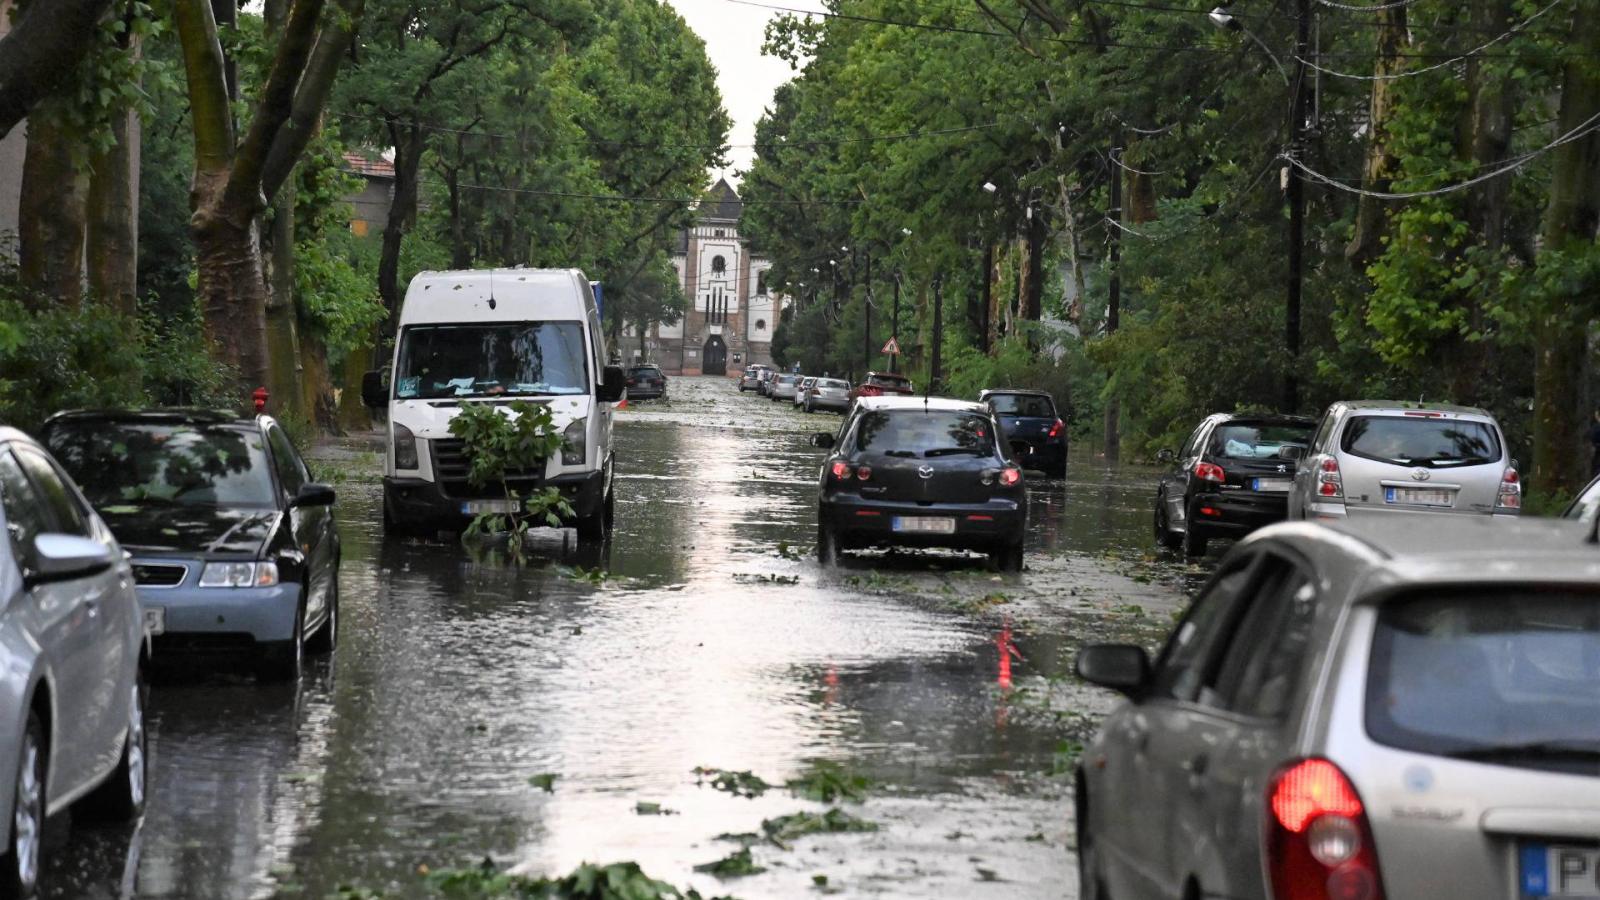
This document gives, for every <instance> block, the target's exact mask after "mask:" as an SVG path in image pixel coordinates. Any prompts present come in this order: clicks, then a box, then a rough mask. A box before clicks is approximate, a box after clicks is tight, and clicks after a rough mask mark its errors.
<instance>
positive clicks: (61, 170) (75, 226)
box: [17, 115, 89, 308]
mask: <svg viewBox="0 0 1600 900" xmlns="http://www.w3.org/2000/svg"><path fill="white" fill-rule="evenodd" d="M76 140H77V137H76V135H73V134H69V133H68V132H67V129H66V128H64V127H62V126H61V124H60V123H59V122H58V121H57V120H56V119H55V117H53V116H42V115H41V116H34V117H33V119H32V120H31V121H29V123H28V149H27V155H26V156H25V157H24V158H23V162H22V196H21V199H20V202H19V203H18V209H17V245H18V248H17V249H18V264H19V267H20V270H21V271H20V276H21V279H22V286H23V287H24V288H25V289H26V294H27V295H28V296H29V298H30V299H29V302H30V303H32V304H35V305H36V306H37V307H38V308H46V307H49V306H57V305H66V306H72V307H76V306H77V305H78V304H79V302H80V301H81V300H82V299H83V240H84V227H85V217H86V216H87V215H88V206H87V204H88V195H89V175H88V173H87V172H83V171H81V170H80V169H79V168H78V166H77V165H76V164H74V163H73V160H72V157H73V154H72V150H73V146H74V144H75V143H76Z"/></svg>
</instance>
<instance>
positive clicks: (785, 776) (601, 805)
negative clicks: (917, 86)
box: [45, 378, 1205, 900]
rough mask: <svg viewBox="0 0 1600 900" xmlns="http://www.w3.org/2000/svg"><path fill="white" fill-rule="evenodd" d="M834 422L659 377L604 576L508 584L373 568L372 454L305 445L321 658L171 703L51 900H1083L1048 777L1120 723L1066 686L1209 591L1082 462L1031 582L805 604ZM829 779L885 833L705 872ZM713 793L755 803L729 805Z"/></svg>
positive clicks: (931, 585) (1036, 551)
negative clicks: (750, 788) (738, 872)
mask: <svg viewBox="0 0 1600 900" xmlns="http://www.w3.org/2000/svg"><path fill="white" fill-rule="evenodd" d="M839 421H840V417H839V416H837V415H835V414H828V413H818V414H813V415H806V414H803V413H800V412H799V411H796V410H793V409H792V408H791V407H790V405H789V404H788V403H782V404H778V403H773V402H770V401H768V400H766V399H764V398H760V397H758V396H756V395H754V394H743V395H741V394H740V393H739V392H738V391H737V389H736V388H735V386H734V383H733V382H731V381H728V380H725V379H721V378H677V379H673V380H672V384H671V387H670V391H669V398H668V399H667V400H665V401H649V402H644V403H635V404H632V405H631V406H630V407H629V408H628V409H626V410H623V411H619V413H618V425H617V429H616V452H617V459H618V473H619V474H618V478H619V480H618V483H617V526H616V532H615V535H614V536H613V538H612V540H611V541H610V542H609V544H608V545H606V546H604V547H583V548H578V550H577V551H576V552H573V551H570V550H565V549H563V546H562V542H561V541H560V540H559V539H557V538H555V536H552V539H551V540H550V541H549V542H548V545H547V546H546V545H544V544H541V546H540V548H539V549H538V550H536V552H535V553H534V554H533V555H532V557H531V558H529V559H528V560H526V561H524V562H523V563H522V564H520V565H519V564H513V563H509V562H506V561H504V560H502V559H499V558H497V557H495V556H494V555H493V554H485V553H483V552H481V551H480V552H474V551H472V550H469V549H468V548H465V547H463V546H462V545H461V544H459V543H455V542H446V541H443V540H440V541H431V542H430V541H388V542H386V541H385V540H384V539H383V534H382V529H381V525H380V514H379V510H380V486H379V476H380V475H381V471H380V469H381V465H380V457H379V456H378V454H377V453H376V445H375V444H374V443H372V441H371V440H370V439H361V438H351V439H344V440H340V441H335V442H330V443H328V444H325V445H323V446H321V447H318V448H317V449H316V450H315V451H314V452H313V454H312V458H313V467H314V468H315V469H316V470H317V474H318V475H319V477H322V478H324V479H326V480H329V481H333V482H335V483H336V485H337V487H338V490H339V503H338V507H337V514H338V518H339V530H340V533H341V535H342V539H343V546H344V564H343V568H342V571H341V574H340V582H341V596H342V612H343V621H342V623H341V624H342V632H343V633H342V635H341V638H340V646H339V648H338V651H337V652H336V653H335V654H334V656H333V657H332V658H331V659H326V660H318V661H316V662H315V663H314V664H313V665H312V666H311V667H310V671H309V672H308V673H307V675H306V676H305V677H304V678H303V679H302V681H301V682H300V684H298V685H297V686H295V687H292V688H273V687H268V686H261V685H257V684H256V683H255V682H254V681H252V680H251V679H250V678H249V677H248V676H245V675H242V674H234V673H230V672H227V671H217V670H207V671H195V670H192V669H187V668H186V669H183V670H180V671H178V672H176V673H168V675H167V677H164V678H162V679H161V680H160V682H159V683H158V684H157V685H156V687H155V691H154V696H153V697H152V701H151V723H150V724H151V760H152V771H151V791H152V799H151V801H150V808H149V811H148V813H147V815H146V816H145V819H144V821H143V823H142V824H141V825H140V826H139V827H138V828H137V829H133V830H131V831H130V830H128V829H113V830H107V829H100V828H74V827H72V826H71V822H70V819H69V818H65V817H63V819H61V820H58V821H56V822H54V823H52V828H51V844H50V847H49V857H48V860H47V871H46V883H45V896H47V897H54V898H114V897H115V898H121V897H183V898H191V897H192V898H219V900H220V898H255V897H319V898H320V897H325V896H328V895H330V894H334V893H336V892H337V891H338V890H339V889H340V888H341V886H359V887H361V888H364V889H367V890H370V891H374V892H381V893H382V895H384V896H394V897H413V896H418V897H420V896H427V895H428V894H427V889H426V887H425V885H424V883H423V879H422V878H421V876H420V875H419V872H424V871H428V870H439V869H442V868H449V867H460V866H472V865H476V864H478V863H479V862H481V861H482V860H484V859H486V858H487V859H491V860H493V861H494V862H495V864H496V865H501V866H506V867H511V868H514V869H515V870H516V871H518V872H526V873H529V874H551V875H555V874H564V873H565V872H567V871H569V870H571V869H572V868H573V867H574V866H576V865H578V864H579V863H581V862H585V861H590V862H600V863H609V862H618V861H624V860H633V861H636V862H638V863H639V864H640V865H641V866H643V868H644V870H645V871H646V872H647V873H648V874H649V875H651V876H652V877H654V878H657V879H662V880H664V881H667V882H671V883H672V884H674V885H677V886H679V887H682V888H689V887H693V888H696V889H698V890H700V891H701V892H702V893H704V894H705V895H707V896H711V895H734V896H739V897H746V898H753V897H804V896H815V895H819V894H821V893H828V894H837V895H839V896H873V897H967V896H972V897H1006V898H1010V897H1030V898H1031V897H1071V896H1075V894H1076V873H1075V858H1074V855H1073V853H1072V850H1071V848H1072V842H1073V822H1072V802H1071V779H1070V776H1069V775H1067V774H1062V773H1063V772H1064V771H1067V770H1070V762H1071V759H1072V755H1073V752H1074V747H1075V745H1076V743H1077V742H1081V741H1083V740H1085V739H1087V737H1088V735H1089V734H1090V733H1092V730H1093V728H1094V725H1095V723H1096V722H1097V721H1098V719H1099V717H1100V716H1102V715H1103V714H1104V712H1105V711H1106V710H1107V709H1108V708H1110V706H1111V704H1112V703H1113V702H1114V699H1113V698H1112V697H1111V696H1110V695H1108V694H1106V693H1105V692H1102V691H1099V690H1095V689H1090V688H1087V687H1085V686H1083V685H1081V684H1079V683H1077V682H1076V681H1075V679H1073V677H1072V675H1071V664H1072V656H1073V654H1074V653H1075V651H1076V649H1077V648H1078V647H1079V646H1080V645H1082V644H1083V643H1085V642H1092V641H1096V640H1127V641H1135V642H1140V643H1144V644H1146V645H1151V646H1153V645H1155V644H1156V643H1158V642H1159V641H1160V640H1161V639H1162V637H1163V636H1164V634H1165V631H1166V629H1167V627H1168V626H1170V624H1171V622H1172V619H1173V616H1174V615H1175V613H1176V612H1177V611H1178V610H1179V609H1180V608H1181V606H1182V604H1183V603H1184V601H1185V599H1186V598H1187V597H1188V596H1189V595H1190V593H1191V592H1192V591H1193V590H1194V588H1195V587H1196V586H1197V584H1198V582H1199V580H1200V579H1201V578H1203V576H1204V568H1205V567H1204V565H1191V566H1185V565H1184V564H1182V563H1181V561H1179V560H1177V559H1175V558H1172V557H1170V556H1163V555H1158V554H1156V553H1155V552H1154V549H1153V545H1152V543H1151V536H1150V502H1151V497H1152V496H1153V489H1154V477H1155V476H1154V473H1153V472H1151V471H1149V470H1139V469H1131V468H1125V469H1116V470H1110V469H1107V468H1106V467H1105V465H1104V464H1103V463H1101V462H1099V461H1097V460H1095V459H1094V458H1092V457H1091V456H1090V455H1088V454H1075V456H1074V458H1073V462H1072V465H1071V467H1070V470H1069V474H1068V477H1067V479H1066V480H1065V482H1062V481H1051V480H1045V479H1044V478H1043V477H1042V476H1030V477H1029V496H1030V515H1031V523H1030V533H1029V536H1028V544H1027V550H1028V558H1027V569H1026V571H1025V572H1024V573H1023V574H1021V575H1020V576H1014V575H1013V576H1002V575H998V574H995V573H992V572H990V571H989V569H988V567H987V565H986V563H985V562H984V561H983V560H982V559H980V558H978V557H964V556H961V555H957V554H918V553H895V554H888V555H884V554H874V555H862V556H855V557H851V558H848V559H847V560H846V562H845V563H844V564H843V565H842V566H841V567H839V568H838V569H834V570H828V571H825V570H823V569H821V568H819V566H818V565H817V563H816V561H815V558H814V555H813V550H814V537H815V517H816V512H815V509H816V480H817V474H818V469H819V464H820V461H821V459H822V455H823V453H822V451H820V450H816V449H814V448H812V447H810V446H809V445H808V444H807V443H806V438H807V436H808V435H810V434H811V433H812V432H816V431H830V432H831V431H833V430H834V429H836V428H837V426H838V423H839ZM818 761H825V762H827V763H832V764H836V765H837V766H838V767H839V771H840V772H843V773H846V774H848V775H851V776H855V775H859V776H863V777H865V778H866V779H868V780H869V781H870V786H869V787H868V788H867V789H866V790H865V792H864V799H863V800H862V801H861V802H858V803H846V804H844V806H845V808H846V810H847V811H848V812H849V813H850V814H851V815H853V816H856V817H858V818H861V819H865V820H868V821H870V822H872V823H874V824H875V825H876V826H877V828H876V830H874V831H870V832H866V833H845V834H818V835H811V836H806V837H802V838H799V839H796V840H793V841H785V842H782V844H781V845H780V844H778V843H774V842H770V841H763V842H759V843H756V844H755V845H754V846H753V847H752V859H753V862H754V863H755V864H756V865H757V866H760V867H762V868H764V869H765V871H763V872H761V873H759V874H754V875H748V876H744V877H736V878H718V877H716V876H714V875H711V874H708V873H704V872H697V871H695V867H696V866H697V865H701V864H705V863H710V862H713V861H715V860H717V859H719V858H722V857H724V856H727V855H728V854H729V853H731V852H734V851H736V850H738V849H739V848H740V845H739V844H737V843H732V842H729V841H726V840H719V839H718V836H719V835H722V834H725V833H744V832H760V831H761V825H762V822H763V820H766V819H773V818H776V817H779V816H783V815H787V814H790V813H795V812H800V811H812V812H817V811H822V810H824V809H826V805H824V804H821V803H818V802H814V801H811V800H807V799H803V798H801V797H797V796H795V795H793V794H792V793H791V792H790V791H789V790H786V789H785V788H784V787H782V785H783V783H784V782H785V781H786V780H789V779H792V778H797V777H800V776H803V775H804V774H805V773H807V772H808V771H810V770H811V769H812V768H813V767H814V766H816V765H817V763H818ZM697 767H716V768H721V769H726V770H736V771H742V770H749V771H751V772H753V773H754V774H755V775H757V776H759V777H760V778H762V779H764V780H765V781H766V782H768V783H770V784H772V785H775V787H773V788H772V789H770V790H768V791H767V792H766V793H764V794H762V795H760V796H758V797H755V798H747V797H741V796H733V795H731V794H729V793H726V792H723V791H719V790H717V789H715V788H714V787H712V786H711V784H710V783H709V781H710V779H709V778H703V777H699V776H697V775H696V774H695V771H694V770H695V769H696V768H697ZM540 775H547V776H548V775H553V776H555V777H554V779H553V781H552V782H551V783H550V785H549V787H550V789H549V790H545V789H544V788H543V787H542V786H538V785H535V784H530V779H531V778H534V777H535V776H540ZM544 780H548V779H544ZM640 803H644V804H659V805H660V807H661V808H662V809H663V810H666V811H670V813H671V814H667V815H647V814H641V813H640V812H638V804H640ZM646 809H649V807H648V806H647V807H646ZM819 878H820V879H825V882H820V881H819V880H818V879H819Z"/></svg>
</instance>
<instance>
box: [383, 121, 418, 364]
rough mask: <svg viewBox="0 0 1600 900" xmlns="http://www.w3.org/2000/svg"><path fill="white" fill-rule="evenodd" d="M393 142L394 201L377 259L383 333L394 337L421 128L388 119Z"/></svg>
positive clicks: (413, 211)
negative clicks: (384, 314) (385, 314)
mask: <svg viewBox="0 0 1600 900" xmlns="http://www.w3.org/2000/svg"><path fill="white" fill-rule="evenodd" d="M389 135H390V140H391V141H393V143H394V200H393V202H391V203H390V204H389V221H388V222H386V223H385V224H384V226H383V252H382V255H381V256H380V257H379V259H378V296H380V297H382V298H383V308H384V309H386V310H388V311H389V316H388V318H387V319H385V320H384V326H383V327H384V334H385V336H387V337H393V336H394V327H395V323H396V322H397V321H399V319H400V300H401V297H400V247H401V244H402V243H403V242H404V241H405V236H406V232H408V231H410V230H411V228H412V226H413V225H415V224H416V220H417V173H418V171H419V168H420V166H421V165H422V129H421V128H420V127H418V126H417V125H416V124H415V123H412V124H409V125H403V124H402V123H401V122H399V121H397V120H393V119H391V120H390V121H389Z"/></svg>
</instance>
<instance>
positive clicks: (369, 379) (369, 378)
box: [361, 370, 389, 406]
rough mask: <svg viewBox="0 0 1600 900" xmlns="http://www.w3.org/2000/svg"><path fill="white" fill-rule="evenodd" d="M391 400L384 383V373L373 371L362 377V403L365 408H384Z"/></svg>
mask: <svg viewBox="0 0 1600 900" xmlns="http://www.w3.org/2000/svg"><path fill="white" fill-rule="evenodd" d="M388 399H389V391H388V389H387V387H386V386H385V385H384V383H383V373H382V372H380V371H376V370H374V371H371V372H367V373H366V374H364V375H362V376H361V403H362V404H363V405H365V406H382V405H383V404H384V403H385V401H387V400H388Z"/></svg>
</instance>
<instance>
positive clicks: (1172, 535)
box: [1156, 497, 1183, 550]
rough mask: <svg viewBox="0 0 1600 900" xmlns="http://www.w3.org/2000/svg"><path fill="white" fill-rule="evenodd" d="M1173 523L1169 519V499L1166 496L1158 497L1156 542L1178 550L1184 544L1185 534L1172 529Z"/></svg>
mask: <svg viewBox="0 0 1600 900" xmlns="http://www.w3.org/2000/svg"><path fill="white" fill-rule="evenodd" d="M1171 526H1172V523H1171V522H1169V521H1167V501H1166V498H1164V497H1157V498H1156V543H1158V544H1160V545H1161V546H1163V547H1165V548H1167V549H1168V550H1178V549H1180V548H1181V547H1182V546H1183V535H1181V534H1179V533H1177V532H1176V531H1173V530H1172V527H1171Z"/></svg>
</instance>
